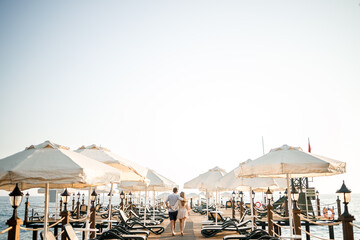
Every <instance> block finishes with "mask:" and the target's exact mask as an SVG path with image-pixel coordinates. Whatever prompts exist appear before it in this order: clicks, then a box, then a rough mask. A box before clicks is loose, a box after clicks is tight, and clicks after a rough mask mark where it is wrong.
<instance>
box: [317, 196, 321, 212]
mask: <svg viewBox="0 0 360 240" xmlns="http://www.w3.org/2000/svg"><path fill="white" fill-rule="evenodd" d="M316 206H317V212H318V216H321V212H320V198H319V197H317V198H316Z"/></svg>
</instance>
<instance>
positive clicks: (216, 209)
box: [215, 190, 218, 225]
mask: <svg viewBox="0 0 360 240" xmlns="http://www.w3.org/2000/svg"><path fill="white" fill-rule="evenodd" d="M215 211H216V213H215V216H216V218H215V225H217V219H218V218H217V217H218V215H217V214H218V213H217V190H216V192H215Z"/></svg>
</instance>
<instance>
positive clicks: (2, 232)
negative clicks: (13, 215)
mask: <svg viewBox="0 0 360 240" xmlns="http://www.w3.org/2000/svg"><path fill="white" fill-rule="evenodd" d="M12 228H13V227H8V228H6V229H4V230H2V231H0V234H4V233H6V232H8V231H10V230H11V229H12Z"/></svg>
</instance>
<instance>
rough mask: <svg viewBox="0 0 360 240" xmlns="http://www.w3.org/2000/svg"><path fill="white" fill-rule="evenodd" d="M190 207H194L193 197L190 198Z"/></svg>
mask: <svg viewBox="0 0 360 240" xmlns="http://www.w3.org/2000/svg"><path fill="white" fill-rule="evenodd" d="M190 208H191V209H192V208H193V202H192V198H190Z"/></svg>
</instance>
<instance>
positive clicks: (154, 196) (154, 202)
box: [153, 189, 155, 221]
mask: <svg viewBox="0 0 360 240" xmlns="http://www.w3.org/2000/svg"><path fill="white" fill-rule="evenodd" d="M153 220H154V221H155V189H154V205H153Z"/></svg>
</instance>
